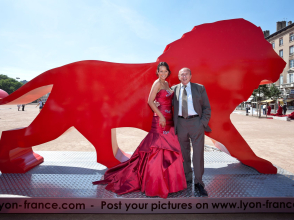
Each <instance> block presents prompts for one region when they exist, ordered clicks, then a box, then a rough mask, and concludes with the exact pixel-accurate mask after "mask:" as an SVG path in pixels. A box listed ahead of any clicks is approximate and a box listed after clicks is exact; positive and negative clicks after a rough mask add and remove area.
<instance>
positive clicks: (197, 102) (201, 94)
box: [171, 82, 211, 133]
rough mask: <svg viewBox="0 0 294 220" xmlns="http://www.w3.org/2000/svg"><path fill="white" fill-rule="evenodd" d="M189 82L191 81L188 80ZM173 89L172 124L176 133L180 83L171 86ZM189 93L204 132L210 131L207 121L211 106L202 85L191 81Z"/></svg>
mask: <svg viewBox="0 0 294 220" xmlns="http://www.w3.org/2000/svg"><path fill="white" fill-rule="evenodd" d="M190 83H191V82H190ZM171 89H172V90H173V91H174V93H175V94H174V98H173V105H174V124H175V125H174V126H175V131H176V133H177V121H178V113H179V94H180V89H181V84H177V85H175V86H173V87H172V88H171ZM191 93H192V99H193V106H194V109H195V111H196V112H197V114H199V117H200V121H201V122H202V124H203V126H204V130H205V131H206V132H211V129H210V127H209V126H208V122H209V119H210V116H211V108H210V104H209V100H208V96H207V93H206V90H205V87H204V86H203V85H200V84H197V83H191Z"/></svg>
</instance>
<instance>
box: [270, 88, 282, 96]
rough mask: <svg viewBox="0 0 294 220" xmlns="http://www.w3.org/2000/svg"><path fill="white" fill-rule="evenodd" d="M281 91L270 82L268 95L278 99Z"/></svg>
mask: <svg viewBox="0 0 294 220" xmlns="http://www.w3.org/2000/svg"><path fill="white" fill-rule="evenodd" d="M281 93H282V92H281V91H280V90H279V89H278V88H277V87H276V86H275V85H274V84H272V85H271V87H270V97H272V98H274V99H278V98H279V97H280V96H281Z"/></svg>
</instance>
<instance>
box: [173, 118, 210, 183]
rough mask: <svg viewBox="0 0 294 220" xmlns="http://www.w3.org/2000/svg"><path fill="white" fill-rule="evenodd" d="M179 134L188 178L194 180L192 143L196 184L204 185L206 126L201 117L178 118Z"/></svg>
mask: <svg viewBox="0 0 294 220" xmlns="http://www.w3.org/2000/svg"><path fill="white" fill-rule="evenodd" d="M177 135H178V139H179V142H180V145H181V150H182V155H183V159H184V171H185V176H186V180H187V181H188V180H192V168H191V154H190V153H191V145H190V139H191V142H192V147H193V156H192V158H193V168H194V176H195V182H194V183H195V184H196V183H200V184H201V185H203V186H204V183H203V181H202V175H203V173H204V126H203V124H202V123H201V121H200V118H199V117H196V118H191V119H184V118H178V122H177Z"/></svg>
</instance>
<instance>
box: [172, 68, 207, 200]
mask: <svg viewBox="0 0 294 220" xmlns="http://www.w3.org/2000/svg"><path fill="white" fill-rule="evenodd" d="M191 77H192V73H191V70H190V69H188V68H182V69H181V70H180V71H179V80H180V81H181V83H180V84H177V85H175V86H173V87H172V90H173V91H174V93H175V95H174V99H173V104H174V126H175V131H176V134H177V135H178V139H179V142H180V145H181V150H182V154H183V158H184V171H185V176H186V181H187V182H188V183H191V182H192V176H193V175H192V168H191V156H190V151H191V146H190V139H191V142H192V147H193V167H194V176H195V179H194V187H195V192H196V191H197V190H198V191H199V193H200V194H201V195H202V196H208V194H207V192H206V190H205V188H204V187H205V185H204V183H203V181H202V175H203V173H204V131H207V132H211V129H210V127H209V126H208V122H209V119H210V114H211V109H210V104H209V100H208V96H207V94H206V90H205V88H204V86H203V85H200V84H197V83H191V82H190V80H191Z"/></svg>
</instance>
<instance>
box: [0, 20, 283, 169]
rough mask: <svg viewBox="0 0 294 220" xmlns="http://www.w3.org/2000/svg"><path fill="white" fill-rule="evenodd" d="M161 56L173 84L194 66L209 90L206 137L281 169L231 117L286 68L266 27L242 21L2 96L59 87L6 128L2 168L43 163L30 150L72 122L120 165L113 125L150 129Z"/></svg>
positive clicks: (61, 70) (34, 94)
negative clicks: (152, 57) (24, 123)
mask: <svg viewBox="0 0 294 220" xmlns="http://www.w3.org/2000/svg"><path fill="white" fill-rule="evenodd" d="M159 61H165V62H167V63H168V64H169V65H170V69H171V72H172V74H171V75H170V77H169V78H168V80H169V83H170V86H172V85H174V84H177V83H179V80H178V77H177V75H178V71H179V70H180V69H181V68H183V67H189V68H190V69H191V71H192V75H193V76H192V82H196V83H200V84H203V85H204V86H205V87H206V91H207V94H208V97H209V99H210V103H211V109H212V117H211V120H210V122H209V126H210V127H211V129H212V132H211V133H207V134H206V135H208V136H209V137H211V138H213V139H214V140H217V141H218V142H220V143H221V144H222V145H223V146H225V147H226V148H227V150H228V151H229V153H230V154H231V155H232V156H234V157H236V158H237V159H239V160H240V161H241V162H242V163H244V164H246V165H248V166H252V167H254V168H255V169H257V170H258V171H259V172H261V173H276V171H277V170H276V168H275V167H274V166H273V165H272V164H271V163H270V162H268V161H266V160H263V159H261V158H259V157H257V156H256V155H255V154H254V153H253V151H252V150H251V149H250V147H249V145H248V144H247V143H246V141H245V140H244V139H243V138H242V136H241V135H240V134H239V132H238V131H237V130H236V128H235V127H234V126H233V124H232V123H231V121H230V114H231V112H232V111H233V110H234V109H235V107H236V106H237V105H238V104H240V103H241V102H242V101H244V100H247V99H248V98H249V96H250V95H251V93H252V91H253V90H254V89H255V88H257V87H258V85H259V84H260V82H261V81H262V80H268V81H272V82H275V81H277V80H278V78H279V75H280V73H281V72H282V70H283V68H284V66H285V62H284V61H283V60H282V59H281V58H280V57H279V56H278V55H277V54H276V53H275V52H274V50H273V49H272V47H271V45H270V44H269V43H268V42H267V41H266V40H265V39H264V36H263V33H262V30H261V29H260V28H259V27H256V26H255V25H253V24H252V23H250V22H248V21H246V20H243V19H234V20H227V21H219V22H215V23H211V24H203V25H199V26H196V27H194V29H193V30H192V31H190V32H188V33H186V34H184V35H183V37H182V38H181V39H179V40H177V41H175V42H173V43H171V44H169V45H168V46H167V47H166V49H165V51H164V53H163V54H162V55H161V56H159V58H158V59H157V62H155V63H147V64H119V63H109V62H102V61H81V62H76V63H72V64H68V65H65V66H62V67H58V68H55V69H52V70H48V71H46V72H44V73H42V74H41V75H39V76H37V77H36V78H34V79H33V80H31V81H30V82H28V83H27V84H25V85H24V86H22V87H21V88H20V89H18V90H17V91H15V92H14V93H12V94H11V95H10V96H8V97H6V98H4V99H0V104H2V105H3V104H19V103H29V102H31V101H33V100H35V99H37V98H39V97H40V96H42V95H44V94H46V93H48V92H50V91H51V90H52V91H51V94H50V97H49V99H48V100H47V102H46V104H45V107H44V108H43V110H42V111H41V112H40V114H39V115H38V116H37V117H36V119H35V120H34V121H33V122H32V123H31V124H30V125H29V126H28V127H26V128H21V129H18V130H10V131H4V132H3V133H2V137H1V140H0V170H1V171H2V172H26V171H27V170H28V169H30V168H32V167H34V166H36V165H37V164H39V163H41V162H42V161H43V159H42V157H41V156H39V155H36V154H34V153H33V152H32V151H31V147H33V146H35V145H38V144H42V143H45V142H48V141H51V140H54V139H56V138H57V137H59V136H60V135H62V134H63V133H64V132H65V131H66V130H67V129H69V128H70V127H72V126H74V127H75V128H76V129H77V130H78V131H79V132H80V133H81V134H83V135H84V137H85V138H87V139H88V140H89V141H90V142H91V143H92V144H93V146H94V147H95V148H96V151H97V161H98V162H99V163H102V164H104V165H106V166H107V167H112V166H114V165H116V164H118V163H120V162H119V161H118V160H117V159H115V156H114V155H113V152H112V145H111V129H112V128H117V127H136V128H140V129H143V130H145V131H149V130H150V128H151V119H152V111H151V109H150V108H149V107H148V104H147V98H148V94H149V91H150V88H151V86H152V83H153V82H154V80H155V79H156V78H157V77H156V74H155V72H156V66H157V64H158V62H159ZM28 149H29V151H27V150H28ZM27 158H29V159H27Z"/></svg>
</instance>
